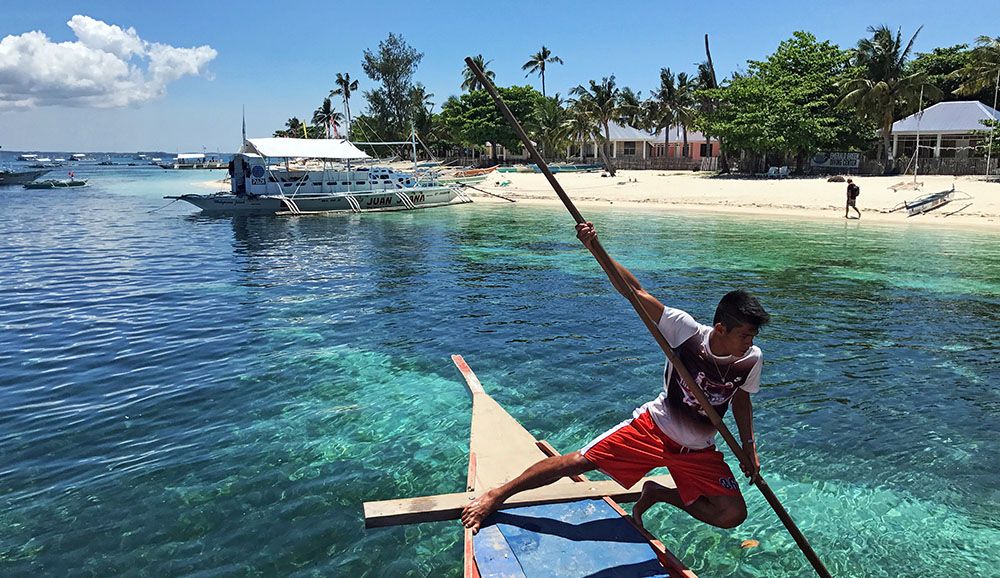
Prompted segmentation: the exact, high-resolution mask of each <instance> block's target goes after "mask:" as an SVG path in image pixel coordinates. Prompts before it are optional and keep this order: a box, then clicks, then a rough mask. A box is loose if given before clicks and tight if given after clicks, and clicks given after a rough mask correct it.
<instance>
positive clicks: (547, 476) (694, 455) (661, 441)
mask: <svg viewBox="0 0 1000 578" xmlns="http://www.w3.org/2000/svg"><path fill="white" fill-rule="evenodd" d="M576 231H577V238H579V239H580V241H582V242H583V244H584V246H585V247H587V248H588V249H590V250H591V252H592V253H593V243H594V241H595V240H596V239H597V232H596V231H595V230H594V225H593V223H585V224H579V225H577V227H576ZM611 261H612V265H613V266H614V267H615V268H616V269H617V270H618V273H619V274H620V275H621V278H622V279H623V280H624V283H625V284H626V286H618V285H617V284H616V285H615V289H617V290H618V292H619V293H621V294H622V295H626V296H627V295H628V291H629V286H630V287H631V288H632V290H634V291H635V294H636V295H637V297H638V299H639V302H640V303H641V304H642V307H643V308H644V309H645V310H646V313H647V314H649V316H650V317H651V318H652V319H657V320H659V322H658V324H657V326H658V328H659V331H660V332H661V333H662V334H663V336H664V337H665V338H666V340H667V342H668V343H669V344H670V346H671V347H672V348H674V351H675V352H676V354H677V356H678V358H679V359H680V361H681V363H683V364H684V366H685V367H686V368H687V369H688V370H689V371H690V372H691V375H692V376H693V377H694V379H695V381H696V382H697V383H698V384H699V385H700V386H701V387H702V389H703V390H704V392H705V395H706V396H707V397H708V399H709V401H710V402H711V404H712V406H713V407H714V408H715V410H716V411H717V412H718V413H719V415H723V414H725V412H726V410H727V409H728V408H729V406H730V405H731V406H732V408H733V417H734V418H735V420H736V425H737V428H738V429H739V434H740V439H741V441H742V444H743V450H744V451H745V452H746V453H747V455H748V456H750V459H751V462H752V466H750V467H749V469H750V471H747V469H748V468H747V467H744V473H745V474H746V475H747V476H749V477H751V478H755V477H756V476H757V475H758V474H759V472H760V460H759V458H758V456H757V449H756V445H755V443H754V434H753V407H752V405H751V403H750V394H751V393H754V392H756V391H758V390H759V389H760V376H761V367H762V355H761V351H760V349H759V348H758V347H756V346H755V345H753V339H754V337H755V336H756V335H757V332H758V330H759V329H760V327H762V326H763V325H765V324H766V323H767V322H768V321H769V319H770V316H769V315H768V313H767V312H766V311H765V310H764V308H763V307H762V306H761V305H760V303H759V302H758V301H757V299H756V298H755V297H753V296H752V295H750V294H749V293H747V292H746V291H743V290H736V291H731V292H729V293H727V294H726V295H725V296H723V297H722V300H721V301H719V305H718V307H717V308H716V310H715V317H714V319H713V321H712V325H711V326H707V325H702V324H700V323H698V322H697V321H695V320H694V318H693V317H691V315H689V314H688V313H686V312H684V311H681V310H679V309H674V308H671V307H665V306H664V305H663V304H662V303H661V302H660V301H659V300H657V299H656V298H655V297H653V296H652V295H650V294H649V293H648V292H647V291H646V290H645V289H644V288H643V287H642V285H640V284H639V281H638V280H637V279H636V278H635V277H634V276H633V275H632V273H631V272H629V271H628V269H626V268H625V267H623V266H622V265H621V264H619V263H618V262H617V261H615V260H614V259H612V260H611ZM612 283H615V281H614V278H612ZM663 389H664V391H663V392H662V393H660V395H659V396H658V397H657V398H656V399H654V400H653V401H650V402H649V403H646V404H645V405H643V406H641V407H639V408H638V409H636V410H635V412H634V413H633V414H632V418H631V419H627V420H625V421H623V422H622V423H620V424H618V425H617V426H615V427H613V428H612V429H610V430H608V431H607V432H605V433H603V434H601V435H600V436H598V437H597V438H595V439H594V440H593V441H591V442H590V443H589V444H587V445H586V446H584V447H583V449H581V450H580V451H577V452H573V453H571V454H566V455H563V456H554V457H550V458H546V459H544V460H542V461H540V462H538V463H536V464H535V465H533V466H531V467H529V468H528V469H527V470H525V471H524V473H522V474H521V475H520V476H518V477H517V478H515V479H513V480H511V481H510V482H507V483H506V484H504V485H502V486H499V487H496V488H492V489H490V490H488V491H487V492H486V493H484V494H482V495H481V496H479V497H478V498H476V499H475V500H474V501H472V502H470V503H469V504H467V505H466V506H465V508H464V509H463V510H462V524H463V525H464V526H465V527H466V528H469V529H471V530H472V531H473V532H478V531H479V528H480V526H481V525H482V523H483V521H484V520H485V519H486V518H487V517H488V516H489V515H490V514H491V513H493V512H494V511H496V510H497V508H499V507H500V505H501V504H503V502H505V501H506V500H507V499H509V498H510V497H511V496H513V495H514V494H517V493H519V492H523V491H525V490H529V489H532V488H537V487H541V486H545V485H548V484H551V483H552V482H555V481H556V480H558V479H559V478H562V477H565V476H575V475H579V474H582V473H585V472H588V471H591V470H595V469H598V470H600V471H602V472H604V473H605V474H607V475H608V476H610V477H611V478H612V479H614V480H615V481H616V482H618V483H619V484H620V485H621V486H622V487H624V488H630V487H632V486H633V485H635V484H636V483H637V482H638V481H639V480H640V479H642V477H643V476H645V475H646V474H647V473H648V472H649V471H650V470H652V469H653V468H656V467H660V466H665V467H667V469H669V470H670V474H671V476H672V477H673V479H674V481H675V482H676V485H677V488H676V489H673V488H667V487H664V486H662V485H659V484H656V483H655V482H652V481H647V482H646V483H645V484H644V485H643V488H642V495H641V496H640V498H639V501H638V502H636V504H635V506H634V507H633V509H632V518H633V519H634V520H635V522H636V523H637V524H638V525H640V526H642V516H643V513H644V512H645V511H646V510H647V509H649V507H650V506H652V505H653V504H655V503H657V502H666V503H669V504H671V505H673V506H676V507H677V508H680V509H681V510H684V511H685V512H687V513H688V514H690V515H691V516H692V517H694V518H696V519H698V520H701V521H702V522H705V523H708V524H711V525H713V526H717V527H720V528H734V527H736V526H738V525H740V524H741V523H743V520H745V519H746V515H747V509H746V503H745V502H744V500H743V495H742V493H741V492H740V488H739V484H737V482H736V479H735V478H734V477H733V473H732V471H731V470H730V469H729V466H727V465H726V463H725V461H723V457H722V453H721V452H720V451H718V450H717V449H716V448H715V431H716V430H715V426H714V425H713V424H712V422H711V421H710V420H709V419H708V417H707V416H706V415H705V413H704V412H703V410H702V409H701V406H700V405H699V404H698V400H697V399H695V397H694V396H693V395H692V394H691V392H690V391H689V390H688V389H687V387H686V386H685V385H684V384H683V383H682V380H681V378H680V376H679V375H678V374H677V372H676V371H675V370H674V368H673V367H672V365H671V363H670V362H669V361H668V362H667V364H666V367H665V369H664V376H663Z"/></svg>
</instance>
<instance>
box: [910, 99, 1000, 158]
mask: <svg viewBox="0 0 1000 578" xmlns="http://www.w3.org/2000/svg"><path fill="white" fill-rule="evenodd" d="M990 119H993V120H1000V112H998V111H997V110H995V109H993V108H992V107H989V106H986V105H985V104H983V103H981V102H979V101H978V100H964V101H953V102H939V103H937V104H935V105H934V106H929V107H927V108H926V109H924V110H923V112H918V113H914V114H911V115H910V116H908V117H906V118H904V119H901V120H897V121H896V122H894V123H893V124H892V151H893V157H894V158H895V159H896V163H897V165H899V166H898V167H897V168H899V170H901V171H906V170H907V167H908V166H909V170H910V171H912V170H913V167H912V165H913V164H914V162H915V161H914V156H917V158H916V162H919V167H920V169H919V170H920V172H923V173H938V174H984V173H985V172H986V155H985V154H983V153H980V152H977V151H976V145H977V144H980V143H979V142H978V141H979V139H981V138H982V137H981V136H977V135H976V134H975V133H976V132H981V131H985V130H988V129H987V127H986V126H984V125H983V124H982V122H981V121H984V120H990ZM918 135H919V139H920V154H919V155H915V154H914V153H915V151H916V149H917V138H918ZM997 138H1000V134H998V135H997ZM990 165H991V166H990V169H991V170H990V172H991V173H996V171H997V159H996V155H993V159H992V161H991V162H990Z"/></svg>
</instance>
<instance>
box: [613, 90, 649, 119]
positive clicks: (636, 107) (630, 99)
mask: <svg viewBox="0 0 1000 578" xmlns="http://www.w3.org/2000/svg"><path fill="white" fill-rule="evenodd" d="M644 116H645V115H644V114H643V108H642V91H641V90H640V91H639V92H638V93H636V92H635V91H634V90H632V89H631V88H629V87H627V86H626V87H624V88H622V89H621V92H619V94H618V118H616V119H615V121H616V122H618V123H620V124H625V125H628V126H631V127H634V128H646V126H645V125H646V119H645V118H644Z"/></svg>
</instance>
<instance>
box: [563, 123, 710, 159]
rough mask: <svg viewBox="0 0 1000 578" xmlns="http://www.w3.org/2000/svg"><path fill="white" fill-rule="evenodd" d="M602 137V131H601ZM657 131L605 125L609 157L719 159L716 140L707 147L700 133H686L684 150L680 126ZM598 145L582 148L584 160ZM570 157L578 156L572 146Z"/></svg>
mask: <svg viewBox="0 0 1000 578" xmlns="http://www.w3.org/2000/svg"><path fill="white" fill-rule="evenodd" d="M600 130H601V133H602V134H603V129H600ZM666 131H667V133H666V134H664V130H662V129H661V130H659V131H657V132H655V133H653V132H648V131H644V130H642V129H638V128H635V127H632V126H628V125H622V124H618V123H616V122H611V123H608V134H609V136H610V137H611V138H610V141H611V143H610V150H611V158H613V159H650V158H661V157H667V158H676V159H681V158H687V159H690V160H692V161H696V160H699V159H701V158H704V157H717V156H719V141H717V140H715V141H712V143H711V145H709V144H708V142H707V139H706V138H705V136H704V135H703V134H701V133H700V132H698V131H695V130H690V129H689V130H688V132H687V149H686V150H685V149H684V142H683V141H684V133H683V128H682V127H681V126H680V125H674V126H672V127H670V128H669V129H666ZM596 147H597V143H596V142H592V143H587V144H586V145H584V150H583V156H584V157H596V156H597V148H596ZM568 154H569V155H573V156H575V155H578V154H579V150H578V148H576V147H571V150H570V151H569V152H568Z"/></svg>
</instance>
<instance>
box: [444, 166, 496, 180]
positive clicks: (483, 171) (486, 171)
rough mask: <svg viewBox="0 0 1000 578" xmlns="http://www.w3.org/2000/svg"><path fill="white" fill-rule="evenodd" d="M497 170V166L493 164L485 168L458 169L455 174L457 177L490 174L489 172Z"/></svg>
mask: <svg viewBox="0 0 1000 578" xmlns="http://www.w3.org/2000/svg"><path fill="white" fill-rule="evenodd" d="M495 170H497V166H496V165H493V166H492V167H487V168H485V169H468V170H465V171H458V172H456V173H454V175H453V176H454V177H456V178H462V177H478V176H482V175H488V174H490V173H492V172H493V171H495Z"/></svg>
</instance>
